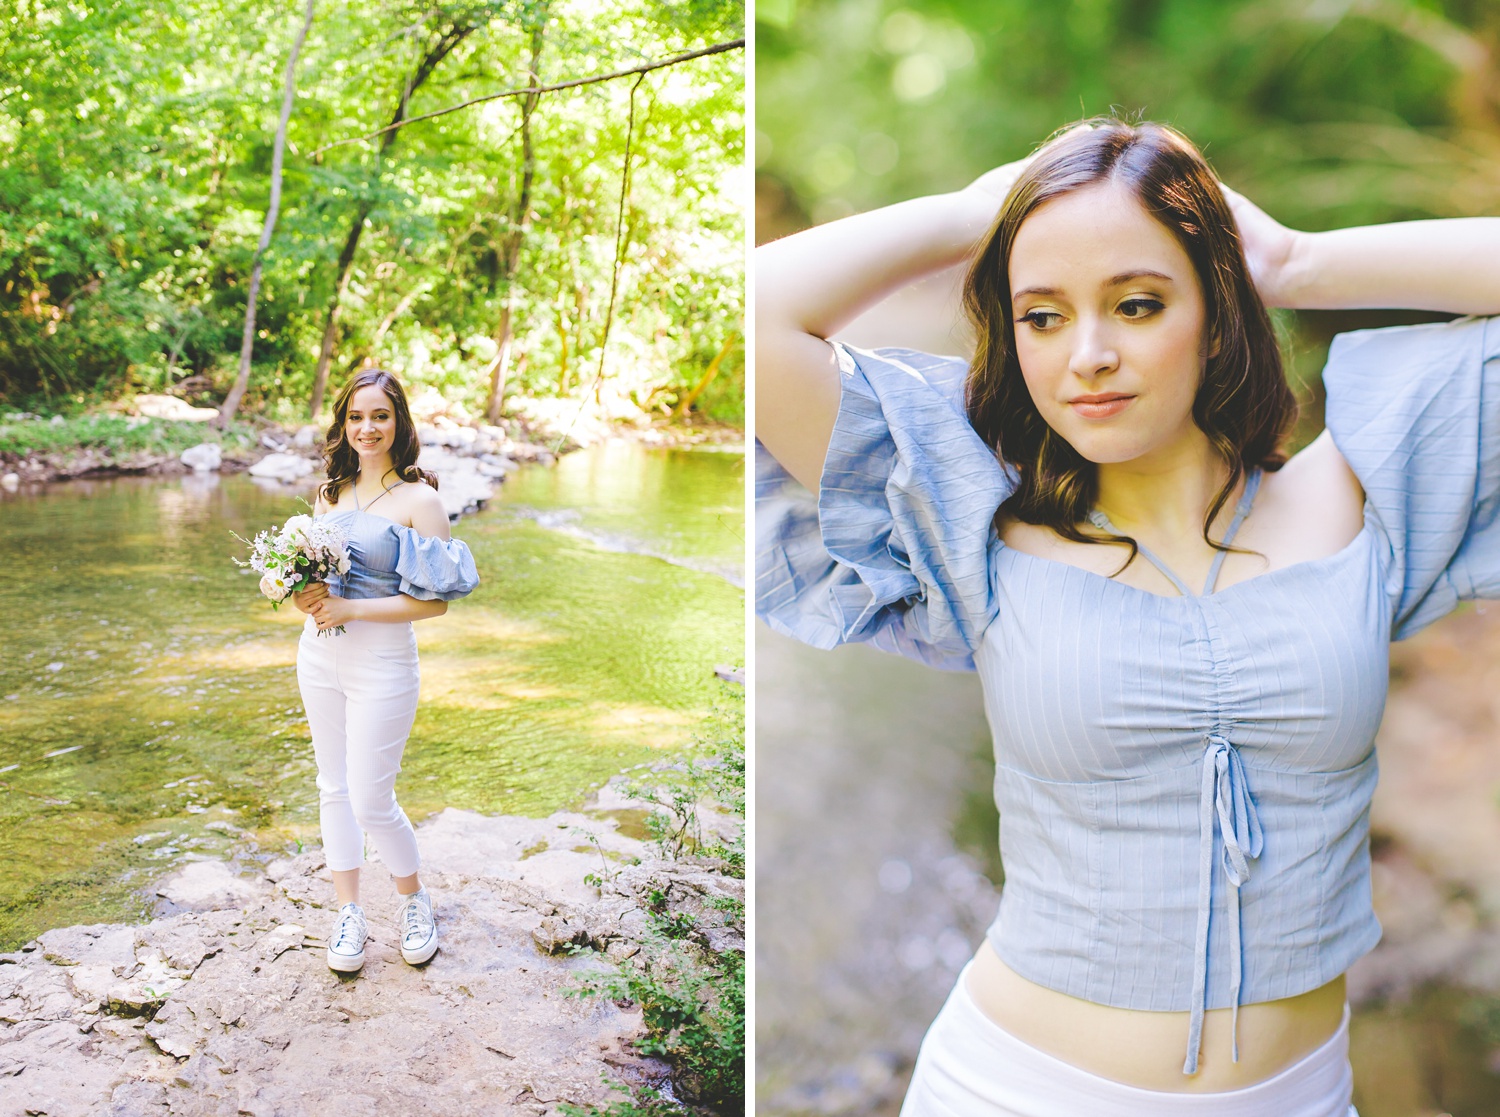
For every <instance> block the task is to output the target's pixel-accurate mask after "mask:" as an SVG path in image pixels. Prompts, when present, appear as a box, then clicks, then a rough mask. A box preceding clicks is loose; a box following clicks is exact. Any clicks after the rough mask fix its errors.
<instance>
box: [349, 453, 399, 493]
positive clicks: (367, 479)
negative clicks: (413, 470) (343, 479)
mask: <svg viewBox="0 0 1500 1117" xmlns="http://www.w3.org/2000/svg"><path fill="white" fill-rule="evenodd" d="M390 475H391V456H390V455H389V454H385V455H383V456H382V457H381V459H380V460H379V461H378V462H366V461H364V460H361V461H360V463H359V472H358V473H356V474H355V475H354V484H355V487H356V488H357V487H358V486H360V485H364V486H366V487H367V488H372V489H373V488H380V489H388V488H390V485H389V484H388V483H387V478H389V477H390Z"/></svg>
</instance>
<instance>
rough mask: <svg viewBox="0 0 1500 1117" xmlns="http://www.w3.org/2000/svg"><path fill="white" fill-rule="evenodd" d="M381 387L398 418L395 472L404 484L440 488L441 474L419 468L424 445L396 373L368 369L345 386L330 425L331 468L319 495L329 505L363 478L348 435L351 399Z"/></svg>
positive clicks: (326, 451)
mask: <svg viewBox="0 0 1500 1117" xmlns="http://www.w3.org/2000/svg"><path fill="white" fill-rule="evenodd" d="M372 385H373V386H374V387H376V388H379V389H380V390H381V391H382V392H384V393H385V394H386V397H387V398H388V399H390V401H391V410H392V411H393V412H394V413H395V416H396V437H395V439H394V440H393V441H392V445H391V472H393V473H395V475H396V476H397V477H399V478H401V480H403V481H412V482H416V481H421V482H424V483H426V484H428V485H431V486H432V487H433V488H434V489H435V488H437V487H438V479H437V474H435V473H430V472H429V471H427V470H425V469H418V468H417V455H418V454H420V453H421V452H422V444H421V443H420V442H419V441H418V440H417V426H416V424H415V423H413V422H412V421H411V408H410V407H409V406H407V403H406V391H405V389H403V388H402V387H401V381H399V380H397V379H396V374H395V373H393V372H387V371H386V370H385V369H383V368H367V369H363V370H361V371H360V372H358V373H357V374H355V375H354V376H353V377H352V378H351V379H350V380H349V383H347V384H345V385H344V389H343V391H341V392H340V393H339V396H338V399H336V400H334V402H333V422H332V423H330V424H329V425H328V435H327V437H326V438H324V440H323V460H324V462H326V463H327V466H328V480H327V481H324V482H323V484H322V485H321V486H320V487H319V489H318V494H319V495H320V496H321V497H322V498H323V499H324V500H325V501H327V502H328V503H329V504H337V503H338V499H339V493H341V492H342V491H343V490H344V487H345V486H346V485H352V484H353V483H354V481H355V479H356V478H357V477H358V476H359V454H358V453H356V452H355V449H354V447H353V446H351V445H349V440H348V438H347V437H346V436H345V431H344V428H345V427H346V426H347V424H348V421H349V400H350V399H352V398H353V396H354V393H355V392H357V391H359V390H360V389H361V388H368V387H371V386H372Z"/></svg>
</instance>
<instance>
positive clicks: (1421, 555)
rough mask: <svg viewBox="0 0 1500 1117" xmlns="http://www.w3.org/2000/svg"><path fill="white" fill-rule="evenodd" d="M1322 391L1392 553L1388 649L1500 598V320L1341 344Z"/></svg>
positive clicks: (1368, 510) (1363, 335) (1372, 333)
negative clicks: (1473, 602) (1470, 606)
mask: <svg viewBox="0 0 1500 1117" xmlns="http://www.w3.org/2000/svg"><path fill="white" fill-rule="evenodd" d="M1323 380H1324V383H1325V385H1326V386H1327V389H1328V405H1327V424H1328V429H1329V431H1330V432H1331V433H1332V435H1333V440H1334V443H1335V444H1336V445H1337V446H1338V448H1339V450H1340V452H1341V453H1342V454H1343V455H1344V459H1345V460H1346V461H1347V462H1348V463H1349V465H1350V467H1351V468H1352V469H1353V470H1354V472H1355V474H1356V475H1357V476H1358V477H1359V480H1360V484H1361V485H1363V486H1364V490H1365V517H1366V520H1367V521H1368V520H1371V519H1373V526H1374V529H1375V530H1376V531H1377V532H1379V533H1380V535H1381V537H1382V539H1383V540H1384V541H1385V543H1386V545H1387V547H1388V548H1389V554H1388V559H1389V564H1388V576H1387V579H1386V591H1387V595H1388V597H1389V600H1390V606H1391V618H1392V625H1391V632H1392V637H1393V638H1394V639H1398V640H1399V639H1402V638H1404V637H1407V636H1410V635H1412V634H1413V633H1415V632H1417V631H1419V630H1420V629H1422V628H1424V627H1426V626H1427V625H1429V624H1431V623H1432V622H1433V621H1435V620H1437V619H1438V618H1439V617H1442V616H1444V615H1446V614H1447V613H1449V612H1451V611H1452V610H1453V608H1454V607H1455V606H1456V605H1457V604H1458V603H1459V602H1460V601H1463V600H1468V599H1471V598H1479V597H1500V523H1497V513H1500V319H1494V318H1462V319H1459V320H1458V321H1456V322H1446V323H1441V324H1437V325H1425V326H1400V327H1396V328H1393V329H1382V330H1360V331H1358V332H1356V333H1348V334H1340V335H1339V336H1338V337H1336V338H1334V339H1333V347H1332V349H1331V350H1330V352H1329V356H1328V365H1327V367H1326V368H1325V369H1324V371H1323Z"/></svg>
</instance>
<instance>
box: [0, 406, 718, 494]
mask: <svg viewBox="0 0 1500 1117" xmlns="http://www.w3.org/2000/svg"><path fill="white" fill-rule="evenodd" d="M531 402H532V403H534V404H535V406H533V407H531V408H529V409H527V410H525V413H524V414H522V415H521V416H520V417H518V418H516V419H511V420H507V422H506V424H505V425H503V426H495V425H492V424H489V423H482V422H478V421H476V420H474V419H472V418H471V417H469V416H467V415H465V414H464V413H463V412H462V411H461V410H455V409H453V408H451V407H450V406H449V405H448V404H447V402H446V401H445V400H443V398H442V397H441V396H440V395H438V394H437V393H435V392H431V391H428V392H424V393H422V394H420V395H418V396H417V397H416V398H415V399H413V400H412V415H413V418H414V420H415V421H416V423H417V434H418V437H419V439H420V440H421V443H422V455H421V458H420V459H419V462H418V464H419V465H420V466H421V467H422V468H423V469H429V470H431V471H432V472H434V473H436V474H437V475H438V479H439V493H440V494H441V495H442V496H443V499H444V504H445V506H446V507H447V508H448V513H449V515H450V516H452V517H456V516H459V515H461V514H463V513H465V512H471V511H473V510H475V509H476V508H478V507H481V506H482V505H483V503H484V502H485V501H486V500H487V499H489V497H490V496H491V495H492V493H493V488H494V485H496V484H498V483H499V482H501V481H503V480H504V478H505V475H506V474H507V473H508V472H509V471H510V470H512V469H514V468H515V467H516V466H517V465H518V464H528V463H542V464H550V463H551V462H552V461H554V460H555V458H556V454H557V453H559V452H561V453H566V452H567V451H569V450H574V449H578V448H580V447H582V446H590V445H593V444H595V443H597V442H600V441H602V440H604V439H607V438H631V439H636V440H639V441H642V442H646V443H649V444H652V445H664V446H679V445H697V444H701V443H722V442H732V443H743V441H744V432H743V431H741V430H739V429H737V428H734V427H729V426H724V425H722V424H717V423H710V422H701V421H700V422H694V423H684V422H674V423H663V422H641V421H637V422H629V423H624V422H611V421H608V420H605V419H602V418H600V417H598V416H596V415H593V414H592V413H585V414H583V415H581V416H580V415H576V414H572V413H571V412H569V411H568V410H567V408H564V407H562V406H561V405H562V404H565V403H567V402H568V401H531ZM543 403H548V404H554V405H557V406H551V407H544V406H542V404H543ZM574 407H575V408H576V405H574ZM217 415H218V412H217V411H215V410H214V409H213V408H210V407H193V406H191V405H189V404H187V403H186V402H185V401H183V400H180V399H178V398H176V397H175V396H136V397H134V398H133V399H131V400H128V401H122V402H120V403H118V404H116V405H113V406H112V408H111V412H110V414H109V415H108V416H105V417H103V422H104V423H106V424H111V426H110V429H108V430H105V429H102V426H101V423H100V422H97V421H96V422H94V423H91V424H89V428H88V430H87V431H86V432H80V433H79V435H78V436H77V437H73V438H70V437H69V434H70V432H71V430H72V428H71V427H70V425H69V422H70V421H69V420H65V419H63V418H62V417H61V416H53V417H51V418H46V417H43V416H39V415H33V414H29V413H25V412H9V413H4V414H0V435H4V434H6V433H8V428H10V429H24V428H25V427H26V426H27V425H28V424H32V425H34V429H37V430H40V429H43V428H45V434H46V435H47V436H48V437H41V438H38V437H30V438H26V437H21V438H15V439H12V440H10V443H11V444H10V445H8V444H7V441H8V440H7V439H6V438H4V437H0V487H3V488H6V489H16V488H19V487H20V486H21V485H23V484H35V483H40V482H48V481H66V480H71V479H73V478H81V477H108V476H117V475H165V474H176V473H191V472H199V473H245V472H248V473H250V474H251V475H252V476H255V477H258V478H262V479H264V480H266V481H269V482H279V483H283V484H296V483H299V482H303V481H305V480H306V479H308V478H311V477H314V476H321V474H322V470H323V458H322V441H321V440H322V437H323V433H324V432H323V428H321V427H318V426H315V425H312V424H305V425H303V426H301V427H294V428H288V427H283V426H281V425H278V424H276V423H273V422H270V421H268V420H264V419H250V420H245V421H241V422H238V423H236V424H235V426H234V427H233V428H232V429H231V430H228V431H222V432H221V431H217V430H215V429H213V428H212V427H211V426H210V425H209V424H210V422H211V420H213V419H214V418H216V417H217ZM98 418H99V417H96V419H98ZM74 422H76V421H74ZM115 428H118V429H115Z"/></svg>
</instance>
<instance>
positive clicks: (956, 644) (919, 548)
mask: <svg viewBox="0 0 1500 1117" xmlns="http://www.w3.org/2000/svg"><path fill="white" fill-rule="evenodd" d="M834 349H835V351H836V352H837V354H838V362H839V371H840V374H841V380H842V390H841V395H840V401H839V412H838V418H837V420H836V421H835V424H834V430H833V437H832V439H831V441H830V443H829V447H828V456H827V458H826V459H825V460H824V463H823V475H822V479H821V482H820V486H819V492H818V497H817V499H816V502H814V499H813V497H812V496H811V495H810V494H809V493H808V492H807V490H806V489H805V488H803V487H802V486H801V485H798V484H797V482H796V481H794V480H793V479H792V478H791V477H790V475H788V474H787V472H786V471H785V470H784V469H782V468H781V466H780V465H779V464H777V462H776V461H775V459H773V458H772V457H771V456H770V455H769V454H768V453H766V452H765V450H764V449H762V448H760V447H757V451H756V478H755V493H756V509H755V513H756V514H755V532H756V561H755V568H756V611H757V612H758V613H759V615H760V616H761V617H762V618H763V619H764V620H765V621H766V623H767V624H769V625H770V626H771V627H772V628H773V629H775V630H776V631H778V632H780V633H782V634H783V635H786V636H791V637H793V638H794V639H797V640H801V641H802V642H804V643H807V644H811V645H812V646H814V647H818V648H831V647H833V646H834V645H836V644H841V643H847V642H853V641H859V642H864V643H869V644H872V645H873V646H875V647H877V648H880V649H881V650H883V651H890V652H896V653H898V654H901V655H905V656H907V657H909V658H913V659H917V660H920V661H922V662H924V663H928V664H930V665H932V666H934V667H940V668H944V669H949V670H965V669H969V670H972V668H973V661H972V658H971V653H972V652H973V650H974V649H975V648H976V647H977V646H978V644H979V641H980V639H981V638H982V637H983V635H984V631H985V629H986V628H988V627H989V624H990V622H991V621H992V620H993V619H994V616H995V594H994V590H993V588H992V583H991V578H990V562H989V553H990V548H991V545H992V543H993V541H994V526H993V521H994V516H995V511H996V509H998V508H999V507H1000V504H1001V502H1002V501H1004V500H1005V498H1006V497H1008V496H1009V495H1010V494H1011V492H1013V491H1014V488H1015V486H1014V482H1013V478H1012V477H1011V475H1010V474H1009V472H1008V471H1007V470H1005V469H1004V468H1002V466H1001V464H1000V462H999V460H998V459H997V458H996V456H995V454H994V452H993V451H992V450H990V449H989V447H987V446H986V445H985V444H984V442H983V441H982V440H981V439H980V437H979V436H978V434H976V433H975V431H974V428H973V427H971V426H970V425H969V421H968V418H967V416H966V415H965V414H964V411H963V402H962V394H963V379H964V375H965V373H966V372H967V365H966V363H965V362H964V361H963V360H961V359H959V358H954V357H933V356H931V355H929V354H925V353H917V352H914V351H912V350H905V349H879V350H872V351H865V350H860V349H855V348H852V347H849V346H844V345H835V346H834Z"/></svg>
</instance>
